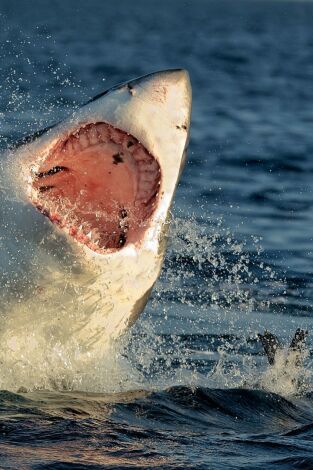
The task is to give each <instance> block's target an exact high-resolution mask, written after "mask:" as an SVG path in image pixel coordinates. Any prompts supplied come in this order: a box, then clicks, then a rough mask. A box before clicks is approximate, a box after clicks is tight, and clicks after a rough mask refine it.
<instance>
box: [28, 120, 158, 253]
mask: <svg viewBox="0 0 313 470" xmlns="http://www.w3.org/2000/svg"><path fill="white" fill-rule="evenodd" d="M43 180H44V183H45V184H42V183H43ZM160 181H161V171H160V167H159V164H158V162H157V161H156V160H155V158H154V157H153V156H152V155H151V154H150V153H149V152H148V151H147V150H146V149H145V148H144V147H143V145H142V144H140V143H139V142H138V141H136V139H135V138H133V137H132V136H131V135H129V134H126V133H124V132H122V131H120V130H119V129H116V128H114V127H112V126H110V125H108V124H105V123H97V124H89V125H87V126H85V127H83V128H81V129H79V130H78V131H77V132H75V134H72V135H71V136H69V137H68V138H67V140H66V141H64V142H59V143H58V144H57V145H56V147H55V148H54V149H53V150H52V151H51V152H50V153H49V155H48V156H47V157H46V158H45V160H44V161H43V162H42V164H41V165H40V168H39V170H38V171H37V173H35V175H34V179H33V182H32V188H33V203H34V204H35V205H36V206H37V207H40V210H41V212H43V213H44V214H45V215H48V217H49V218H50V220H52V217H51V214H52V213H53V214H54V217H53V221H55V220H56V219H55V216H56V214H57V216H58V224H59V225H61V226H62V227H63V228H64V229H65V230H66V229H68V230H67V231H68V233H70V234H71V235H72V236H74V238H76V239H77V240H79V241H80V242H82V243H84V244H87V245H88V246H89V247H90V248H92V249H93V250H94V251H99V250H106V249H120V248H121V247H123V246H124V245H126V244H127V243H128V242H133V243H136V242H138V241H140V239H141V238H142V236H143V234H144V232H145V231H146V229H147V227H148V225H149V218H150V216H151V215H152V213H153V211H154V208H155V203H156V200H157V197H158V188H159V186H160ZM52 208H53V210H52ZM59 220H61V222H60V221H59ZM73 227H76V228H77V230H75V231H73V230H72V229H73ZM69 228H71V230H70V229H69Z"/></svg>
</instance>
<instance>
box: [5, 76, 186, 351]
mask: <svg viewBox="0 0 313 470" xmlns="http://www.w3.org/2000/svg"><path fill="white" fill-rule="evenodd" d="M190 113H191V85H190V80H189V76H188V73H187V72H186V71H185V70H181V69H179V70H165V71H161V72H157V73H152V74H150V75H146V76H144V77H141V78H138V79H135V80H132V81H129V82H127V83H124V84H121V85H118V86H115V87H113V88H111V89H109V90H108V91H106V92H104V93H102V94H99V95H98V96H96V97H95V98H94V99H92V100H91V101H89V102H88V103H87V104H85V105H84V106H82V107H81V108H79V109H78V110H76V111H75V112H74V113H73V114H72V115H71V116H70V117H69V118H67V119H66V120H64V121H63V122H61V123H59V124H56V125H54V126H52V127H50V128H48V129H46V130H44V131H41V132H38V133H36V134H35V135H33V136H32V137H30V138H27V139H24V141H23V142H22V144H21V145H16V146H15V148H13V149H10V150H9V151H6V152H5V154H4V156H3V157H2V160H1V177H0V179H1V188H0V189H1V192H0V198H1V201H0V216H1V230H0V249H1V263H0V301H1V330H0V341H1V348H6V349H7V350H10V351H11V352H12V353H14V354H15V357H16V358H17V360H21V358H23V357H24V358H25V355H26V354H32V352H36V350H43V348H45V347H46V346H47V345H48V344H50V347H52V346H51V345H64V344H66V342H67V341H69V340H71V341H72V342H73V341H74V342H75V344H76V345H77V347H78V349H79V350H80V352H81V353H85V354H87V355H88V354H89V353H90V351H92V350H93V349H95V348H97V350H103V349H104V348H105V346H106V344H107V343H108V341H111V340H113V339H116V338H117V337H119V336H120V335H121V333H123V332H124V331H125V329H126V328H127V327H128V326H130V325H131V324H132V323H133V322H134V321H135V320H136V319H137V317H138V316H139V314H140V313H141V312H142V310H143V309H144V307H145V305H146V302H147V300H148V298H149V295H150V292H151V289H152V287H153V285H154V283H155V282H156V280H157V278H158V276H159V273H160V270H161V267H162V262H163V258H164V250H165V246H166V231H167V225H168V220H169V211H170V207H171V203H172V200H173V196H174V192H175V188H176V186H177V183H178V180H179V177H180V174H181V171H182V169H183V165H184V161H185V156H186V150H187V146H188V139H189V125H190Z"/></svg>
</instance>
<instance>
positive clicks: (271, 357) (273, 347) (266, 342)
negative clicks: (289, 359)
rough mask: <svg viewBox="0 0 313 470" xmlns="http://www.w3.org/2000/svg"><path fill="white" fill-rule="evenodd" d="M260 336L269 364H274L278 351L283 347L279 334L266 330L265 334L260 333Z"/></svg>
mask: <svg viewBox="0 0 313 470" xmlns="http://www.w3.org/2000/svg"><path fill="white" fill-rule="evenodd" d="M258 338H259V340H260V341H261V343H262V346H263V348H264V351H265V354H266V356H267V359H268V362H269V364H270V365H271V366H272V365H274V363H275V355H276V351H277V349H279V348H281V344H280V342H279V340H278V338H277V336H275V335H273V334H272V333H270V332H269V331H267V330H265V331H264V334H263V335H261V334H258Z"/></svg>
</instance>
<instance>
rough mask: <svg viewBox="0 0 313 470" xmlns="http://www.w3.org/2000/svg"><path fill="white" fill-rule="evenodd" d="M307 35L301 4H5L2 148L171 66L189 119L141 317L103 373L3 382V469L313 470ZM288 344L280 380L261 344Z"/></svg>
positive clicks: (11, 373)
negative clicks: (185, 152)
mask: <svg viewBox="0 0 313 470" xmlns="http://www.w3.org/2000/svg"><path fill="white" fill-rule="evenodd" d="M312 21H313V3H311V2H309V1H307V2H306V1H301V0H299V1H296V0H294V1H284V0H276V1H275V0H272V1H270V0H250V1H249V0H217V1H210V0H206V1H205V0H192V1H191V0H170V1H166V0H158V1H154V0H148V1H147V0H146V1H144V0H134V1H133V2H130V1H128V0H115V1H112V0H107V1H100V0H98V1H96V0H89V1H88V2H83V1H82V0H76V1H74V0H68V1H66V2H61V1H60V0H54V1H49V2H48V1H45V0H44V1H39V0H32V1H31V2H30V1H21V0H10V1H9V0H1V2H0V26H1V28H0V37H1V41H0V70H1V82H0V136H1V148H3V149H5V148H6V147H7V145H9V144H11V143H13V142H14V141H15V140H16V139H19V138H21V137H23V136H25V135H28V134H30V133H32V132H34V131H36V130H38V129H40V128H43V127H44V126H46V125H49V124H52V123H53V122H55V121H57V120H59V119H61V118H62V117H64V116H66V115H68V114H69V113H70V112H71V111H72V110H73V109H74V108H76V107H77V106H79V105H80V104H82V103H83V102H85V101H87V100H88V99H89V98H91V97H92V96H93V95H96V94H97V93H99V92H101V91H103V90H104V89H106V88H109V87H110V86H112V85H115V84H116V83H119V82H123V81H126V80H128V79H131V78H133V77H136V76H139V75H142V74H146V73H149V72H152V71H156V70H159V69H164V68H176V67H183V68H186V69H187V70H188V71H189V73H190V76H191V82H192V87H193V116H192V127H191V141H190V148H189V158H188V163H187V165H186V168H185V171H184V173H183V176H182V179H181V182H180V185H179V187H178V190H177V195H176V199H175V206H174V208H173V217H172V222H171V228H170V240H169V247H168V251H167V256H166V260H165V265H164V269H163V271H162V275H161V278H160V280H159V282H158V284H157V286H156V288H155V290H154V292H153V295H152V297H151V300H150V302H149V304H148V306H147V308H146V310H145V312H144V314H143V315H142V317H141V318H140V319H139V320H138V322H137V323H136V324H135V325H134V327H133V328H132V329H131V330H130V331H129V332H128V333H127V334H126V335H125V336H124V337H123V338H121V340H120V341H119V343H118V344H117V345H115V346H114V348H113V349H112V351H109V353H108V358H107V360H105V359H103V360H102V361H101V363H99V364H95V367H94V368H93V369H92V370H83V369H82V370H80V369H79V370H77V368H75V369H74V368H73V367H72V365H71V363H69V362H68V361H67V358H66V357H60V354H59V352H58V351H57V350H56V356H57V358H53V357H51V358H49V360H50V361H51V364H53V367H52V368H51V374H50V377H49V378H48V379H49V380H46V379H47V377H40V376H38V374H40V371H39V372H38V371H37V372H38V373H37V376H35V375H34V371H33V370H32V371H31V374H30V377H31V379H30V380H33V387H31V386H29V384H28V387H25V386H24V384H23V379H22V378H21V377H20V376H19V375H18V374H17V373H16V369H15V367H14V364H13V365H11V367H8V366H7V364H3V363H2V364H0V387H1V388H2V389H3V391H1V392H0V468H5V469H17V468H18V469H48V468H49V469H50V468H53V469H67V468H73V469H74V468H75V469H85V468H88V469H89V468H90V469H102V468H110V469H111V468H112V469H113V468H116V469H124V468H125V469H126V468H146V469H152V468H162V469H169V468H173V469H176V468H177V469H178V468H181V469H259V468H262V469H263V468H266V469H276V468H279V469H280V468H282V469H289V468H299V469H300V468H301V469H304V468H308V469H309V468H313V450H312V441H313V381H312V380H313V379H312V351H311V349H312V334H313V328H312V326H313V317H312V308H313V284H312V274H313V264H312V263H313V240H312V227H313V132H312V129H313V108H312V105H313V86H312V83H313V28H312ZM0 231H1V229H0ZM0 256H1V255H0ZM297 328H305V329H308V330H309V336H308V340H307V350H306V354H305V358H304V361H303V364H302V365H300V366H297V365H295V364H294V363H293V362H292V361H289V362H288V365H286V354H287V352H286V351H287V349H284V350H283V351H282V353H281V357H280V358H279V360H278V361H277V363H276V365H275V366H274V367H270V366H269V365H268V362H267V359H266V356H265V355H264V352H263V349H262V347H261V345H260V343H259V341H258V340H257V333H262V332H263V331H264V330H265V329H268V330H270V331H271V332H273V333H274V334H276V335H278V337H279V338H280V340H281V342H282V343H283V344H284V345H286V348H287V345H288V344H289V343H290V341H291V338H292V336H293V334H294V332H295V330H296V329H297ZM44 360H45V358H43V361H44ZM27 372H28V371H26V373H27ZM41 379H42V380H41ZM42 383H43V384H45V386H42V385H41V386H38V384H42Z"/></svg>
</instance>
